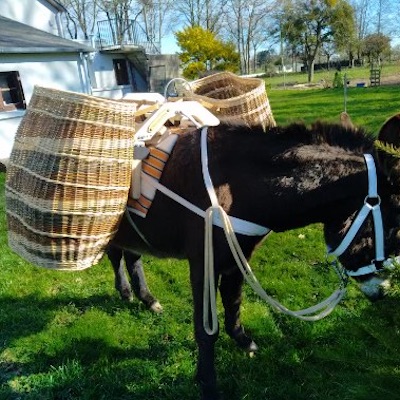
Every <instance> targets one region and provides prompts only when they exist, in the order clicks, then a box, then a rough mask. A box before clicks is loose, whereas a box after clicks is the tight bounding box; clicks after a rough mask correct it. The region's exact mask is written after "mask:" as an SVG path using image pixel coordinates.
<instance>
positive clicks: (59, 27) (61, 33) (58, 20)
mask: <svg viewBox="0 0 400 400" xmlns="http://www.w3.org/2000/svg"><path fill="white" fill-rule="evenodd" d="M55 19H56V25H57V32H58V36H60V37H62V38H65V36H64V28H63V24H62V23H61V12H60V11H57V13H56V15H55Z"/></svg>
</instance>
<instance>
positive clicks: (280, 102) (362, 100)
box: [268, 86, 400, 133]
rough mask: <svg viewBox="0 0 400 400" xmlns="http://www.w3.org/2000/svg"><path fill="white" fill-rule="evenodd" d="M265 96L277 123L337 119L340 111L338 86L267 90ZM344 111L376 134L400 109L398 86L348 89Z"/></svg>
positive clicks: (336, 120) (342, 95)
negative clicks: (330, 87) (332, 87)
mask: <svg viewBox="0 0 400 400" xmlns="http://www.w3.org/2000/svg"><path fill="white" fill-rule="evenodd" d="M268 98H269V101H270V104H271V108H272V111H273V114H274V117H275V119H276V121H277V123H278V124H285V123H289V122H299V121H303V122H305V123H307V124H309V123H311V122H313V121H315V120H317V119H321V120H325V121H330V122H338V121H339V115H340V113H341V112H342V111H344V92H343V90H341V89H308V90H270V91H268ZM346 98H347V104H346V110H347V113H348V114H349V115H350V117H351V119H352V121H353V123H355V124H357V125H362V126H364V127H366V128H367V129H369V130H371V131H372V132H375V133H377V132H378V131H379V128H380V127H381V126H382V124H383V123H384V122H385V120H386V119H387V118H389V117H390V116H392V115H394V114H397V113H399V112H400V86H381V87H378V88H375V87H367V88H349V89H348V91H347V97H346Z"/></svg>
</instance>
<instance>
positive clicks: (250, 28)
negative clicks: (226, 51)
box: [227, 0, 274, 74]
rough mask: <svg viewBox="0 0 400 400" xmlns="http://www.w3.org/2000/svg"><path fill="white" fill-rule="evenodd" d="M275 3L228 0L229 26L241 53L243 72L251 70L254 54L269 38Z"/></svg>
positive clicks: (256, 0)
mask: <svg viewBox="0 0 400 400" xmlns="http://www.w3.org/2000/svg"><path fill="white" fill-rule="evenodd" d="M273 4H274V2H273V1H267V0H228V5H229V6H228V7H227V8H228V9H229V10H230V12H229V13H228V14H227V28H228V30H229V34H230V36H231V37H232V38H233V39H234V41H235V43H236V45H237V49H238V51H239V53H240V59H241V60H240V64H241V73H242V74H248V73H249V72H250V71H251V60H252V56H253V57H255V52H256V50H257V49H258V48H259V47H260V45H261V44H262V43H263V42H264V41H265V40H266V39H267V36H268V35H267V31H268V29H267V28H266V26H267V23H268V19H269V18H271V17H272V7H273Z"/></svg>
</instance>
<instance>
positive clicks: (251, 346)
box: [245, 340, 258, 357]
mask: <svg viewBox="0 0 400 400" xmlns="http://www.w3.org/2000/svg"><path fill="white" fill-rule="evenodd" d="M245 350H246V351H247V353H249V356H250V357H254V355H255V354H256V353H257V351H258V346H257V345H256V343H255V341H254V340H252V341H251V343H250V344H249V345H248V347H247V349H245Z"/></svg>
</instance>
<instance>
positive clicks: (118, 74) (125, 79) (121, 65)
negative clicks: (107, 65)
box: [113, 58, 130, 85]
mask: <svg viewBox="0 0 400 400" xmlns="http://www.w3.org/2000/svg"><path fill="white" fill-rule="evenodd" d="M113 64H114V72H115V78H116V80H117V85H129V83H130V82H129V73H128V64H127V62H126V60H125V59H124V58H118V59H116V60H113Z"/></svg>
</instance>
